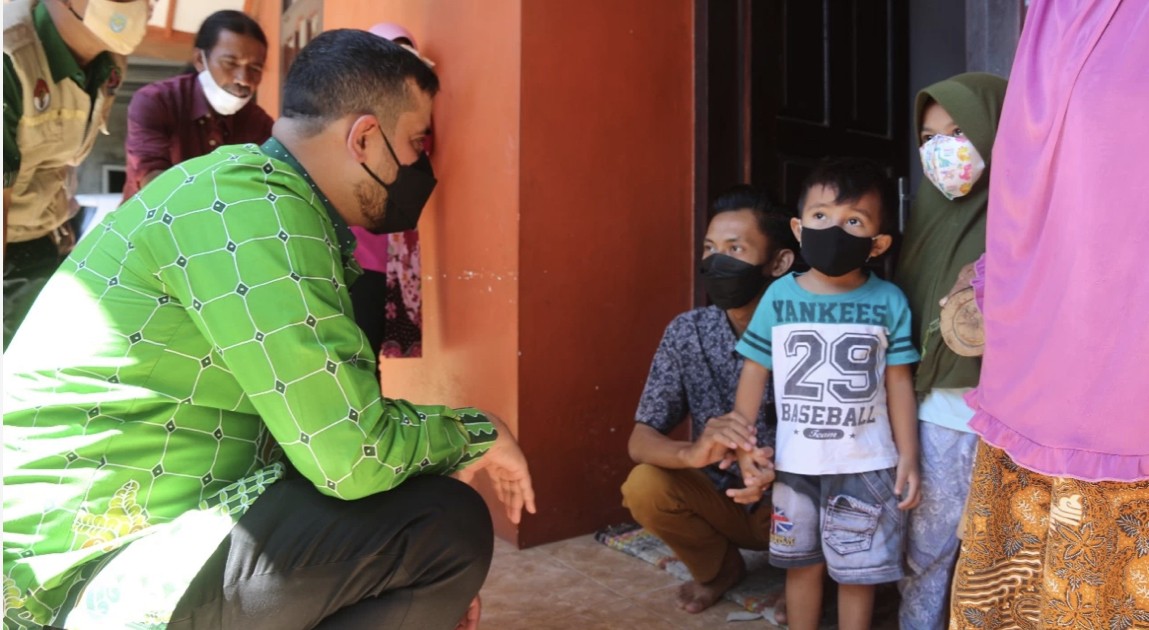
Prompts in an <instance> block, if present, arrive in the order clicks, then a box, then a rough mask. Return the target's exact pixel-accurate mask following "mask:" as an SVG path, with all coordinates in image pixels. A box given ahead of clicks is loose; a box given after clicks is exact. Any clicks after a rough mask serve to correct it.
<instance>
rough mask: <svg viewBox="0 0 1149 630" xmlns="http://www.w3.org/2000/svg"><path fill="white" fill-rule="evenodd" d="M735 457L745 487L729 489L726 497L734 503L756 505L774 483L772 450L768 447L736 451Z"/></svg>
mask: <svg viewBox="0 0 1149 630" xmlns="http://www.w3.org/2000/svg"><path fill="white" fill-rule="evenodd" d="M736 457H737V460H738V468H739V469H740V470H741V471H742V483H743V484H744V485H745V486H746V487H745V488H731V489H729V490H727V491H726V496H728V497H730V498H731V499H733V500H734V502H735V503H744V504H751V503H757V502H758V500H759V499H761V498H762V495H763V494H764V493H765V492H766V489H767V488H769V487H770V484H772V483H774V476H775V475H774V449H772V448H770V447H769V446H763V447H760V448H754V449H751V450H749V451H747V450H745V449H738V451H737V454H736Z"/></svg>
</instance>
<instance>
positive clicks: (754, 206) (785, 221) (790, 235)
mask: <svg viewBox="0 0 1149 630" xmlns="http://www.w3.org/2000/svg"><path fill="white" fill-rule="evenodd" d="M710 210H711V212H712V214H714V215H717V214H721V213H723V212H733V211H736V210H749V211H750V212H751V213H752V214H753V215H754V218H755V219H757V221H758V231H760V232H762V235H763V236H765V237H766V240H767V241H769V242H770V252H769V255H770V256H774V254H776V253H778V252H779V251H782V250H783V249H788V250H790V251H792V252H794V254H795V255H796V254H797V253H798V249H799V246H798V239H796V238H794V231H793V230H791V229H790V217H789V216H787V213H786V212H784V211H782V210H781V209H780V208H778V207H777V206H775V205H774V204H773V203H772V202H771V201H770V197H768V196H767V195H766V193H764V192H762V191H761V190H759V189H758V188H755V187H754V186H751V185H749V184H738V185H737V186H733V187H731V188H728V189H727V190H726V191H725V192H723V193H722V194H720V195H718V196H717V197H715V199H714V203H712V204H710Z"/></svg>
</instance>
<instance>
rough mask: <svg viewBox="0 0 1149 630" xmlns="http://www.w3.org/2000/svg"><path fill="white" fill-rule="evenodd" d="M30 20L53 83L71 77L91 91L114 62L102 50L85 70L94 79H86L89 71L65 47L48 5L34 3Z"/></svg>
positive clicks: (110, 70) (102, 80) (109, 71)
mask: <svg viewBox="0 0 1149 630" xmlns="http://www.w3.org/2000/svg"><path fill="white" fill-rule="evenodd" d="M32 23H33V25H34V26H35V28H36V35H37V36H39V38H40V43H41V44H43V46H44V56H45V57H47V58H48V68H49V69H51V71H52V82H53V83H59V82H60V81H63V80H64V79H72V80H73V81H75V82H76V84H77V85H79V86H80V87H82V88H84V90H85V91H87V92H89V93H93V92H94V91H95V89H97V88H98V87H99V86H101V85H103V84H104V81H106V80H107V79H108V76H109V75H110V74H111V72H112V68H113V67H115V65H116V62H115V60H114V59H112V55H111V53H109V52H108V51H106V50H105V51H104V52H102V53H100V54H99V55H97V56H96V58H95V59H93V60H92V63H91V64H89V66H88V70H89V71H90V72H91V74H90V76H91V77H92V78H93V79H96V80H95V81H91V82H89V81H88V78H89V74H88V73H85V72H84V69H83V68H81V67H80V64H79V62H77V61H76V57H75V56H73V55H72V51H71V50H69V49H68V45H67V44H65V43H64V38H63V37H61V36H60V31H59V30H58V29H57V28H56V24H55V23H54V22H53V21H52V15H51V14H50V13H48V7H47V6H45V5H44V3H43V2H40V3H37V4H36V8H35V9H34V10H33V12H32Z"/></svg>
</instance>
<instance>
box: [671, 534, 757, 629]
mask: <svg viewBox="0 0 1149 630" xmlns="http://www.w3.org/2000/svg"><path fill="white" fill-rule="evenodd" d="M744 577H746V562H745V561H744V560H743V559H742V554H741V553H739V552H738V549H737V548H736V547H733V546H731V547H729V548H728V549H727V551H726V556H725V557H724V558H723V559H722V567H721V568H720V569H719V570H718V575H717V576H716V577H715V578H714V579H713V580H710V581H709V582H706V583H705V584H699V583H698V582H695V581H694V580H691V581H689V582H687V583H686V584H683V585H682V586H681V587H679V589H678V607H679V608H681V609H682V610H685V611H686V612H688V613H700V612H702V611H704V610H706V609H707V608H710V607H711V606H713V605H714V603H715V602H717V601H718V599H719V598H721V597H722V596H723V595H724V594H725V593H726V591H728V590H730V589H731V588H732V587H733V586H734V585H735V584H738V583H739V582H741V581H742V578H744Z"/></svg>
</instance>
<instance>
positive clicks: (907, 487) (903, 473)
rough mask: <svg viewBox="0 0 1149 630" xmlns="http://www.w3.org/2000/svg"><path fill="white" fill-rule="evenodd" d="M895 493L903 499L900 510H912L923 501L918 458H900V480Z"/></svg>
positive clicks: (896, 484)
mask: <svg viewBox="0 0 1149 630" xmlns="http://www.w3.org/2000/svg"><path fill="white" fill-rule="evenodd" d="M894 493H895V494H897V495H898V496H899V497H901V498H902V500H901V501H899V502H898V509H899V510H912V509H914V508H916V507H917V506H918V504H919V503H921V501H922V480H921V473H920V471H919V470H918V458H917V457H899V458H898V478H897V482H896V483H895V484H894Z"/></svg>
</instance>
